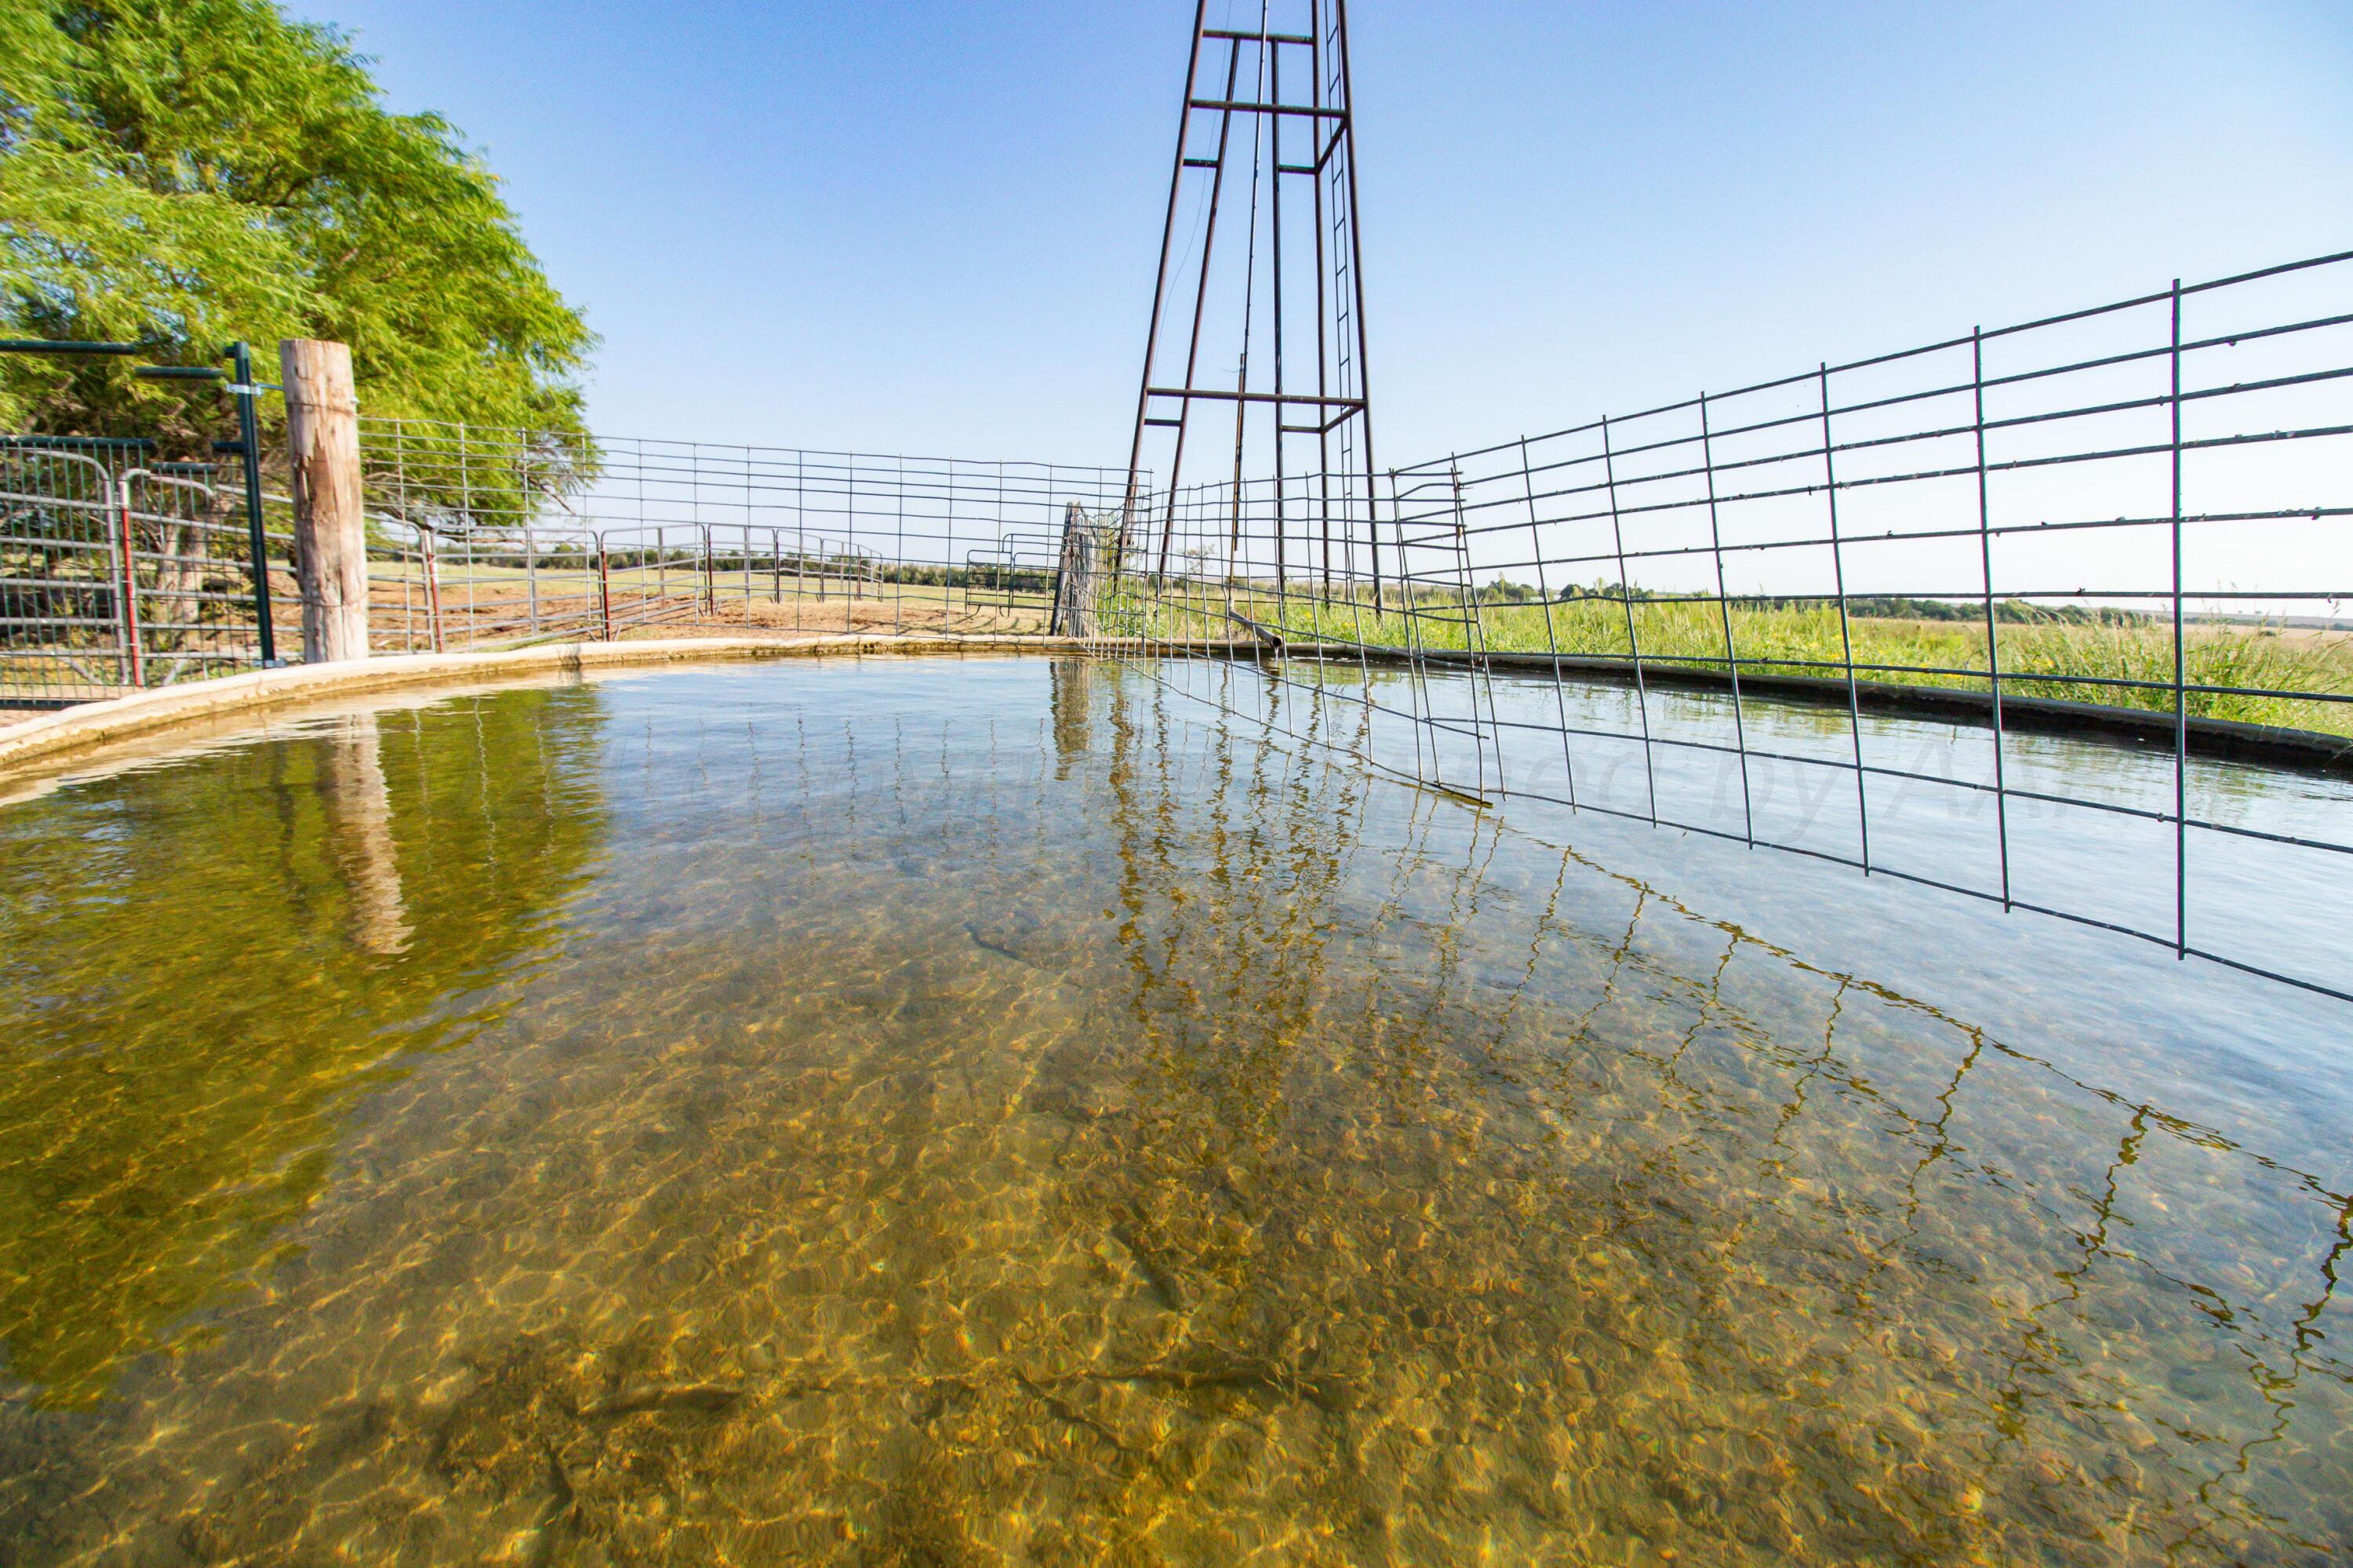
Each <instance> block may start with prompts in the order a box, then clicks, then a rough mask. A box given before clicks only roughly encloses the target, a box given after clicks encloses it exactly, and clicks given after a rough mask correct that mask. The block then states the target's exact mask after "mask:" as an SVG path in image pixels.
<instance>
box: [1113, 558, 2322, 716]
mask: <svg viewBox="0 0 2353 1568" xmlns="http://www.w3.org/2000/svg"><path fill="white" fill-rule="evenodd" d="M1224 602H1225V601H1224V599H1223V597H1222V595H1221V594H1220V595H1205V594H1202V593H1201V592H1199V591H1198V589H1197V590H1195V591H1194V592H1193V594H1192V596H1191V597H1190V598H1189V599H1179V598H1177V597H1176V596H1174V595H1172V596H1170V597H1169V598H1167V599H1163V600H1162V601H1160V603H1159V604H1158V605H1157V606H1156V607H1155V613H1154V614H1153V615H1152V616H1151V618H1150V620H1151V623H1152V630H1153V635H1155V636H1185V635H1194V636H1200V635H1220V634H1222V630H1223V629H1224V628H1225V627H1227V626H1229V625H1230V623H1229V622H1226V621H1225V620H1224V617H1223V608H1224ZM1235 605H1236V608H1237V609H1238V610H1240V612H1241V613H1243V614H1246V615H1249V616H1250V617H1251V618H1252V619H1254V620H1259V621H1261V622H1262V623H1264V624H1267V625H1270V626H1276V627H1280V628H1281V629H1282V630H1283V631H1284V632H1285V633H1286V634H1287V635H1288V636H1290V637H1292V638H1293V639H1295V640H1301V641H1308V640H1331V641H1364V642H1366V643H1371V644H1374V645H1377V646H1384V647H1402V646H1405V645H1406V644H1407V641H1408V639H1409V620H1410V635H1411V636H1413V637H1414V638H1416V639H1418V640H1419V642H1420V644H1421V645H1422V646H1424V647H1427V648H1432V649H1445V650H1461V649H1462V648H1464V647H1466V646H1467V645H1468V642H1469V631H1470V625H1469V618H1468V616H1467V615H1466V614H1465V613H1464V610H1463V609H1462V608H1461V606H1460V605H1459V604H1458V603H1456V602H1453V601H1451V600H1448V601H1443V602H1441V601H1439V600H1436V599H1425V600H1424V601H1422V602H1421V603H1420V604H1419V606H1418V607H1417V609H1416V612H1415V613H1414V615H1413V616H1411V617H1410V618H1409V617H1408V616H1406V615H1404V614H1402V613H1399V612H1398V610H1396V609H1394V608H1392V609H1390V610H1389V612H1388V613H1387V614H1380V613H1377V612H1376V611H1375V610H1374V609H1373V607H1372V605H1371V604H1370V602H1369V601H1365V602H1356V601H1351V600H1349V599H1303V598H1297V597H1293V598H1290V599H1286V600H1284V601H1283V602H1282V604H1280V605H1278V604H1277V602H1276V601H1275V599H1273V598H1272V596H1271V595H1269V594H1267V593H1266V592H1265V591H1264V589H1263V588H1262V587H1255V586H1254V587H1252V588H1250V589H1249V590H1247V591H1245V590H1244V589H1243V588H1240V587H1238V588H1236V589H1235ZM1478 615H1479V627H1480V630H1481V632H1482V637H1483V640H1484V643H1485V646H1486V647H1487V649H1488V650H1489V651H1490V652H1523V653H1549V652H1555V651H1557V652H1561V653H1564V654H1577V655H1600V656H1615V657H1619V658H1624V657H1627V656H1629V655H1630V653H1631V652H1632V651H1633V643H1634V642H1635V641H1639V642H1640V644H1641V653H1642V657H1643V659H1644V660H1645V661H1649V660H1653V659H1656V660H1659V661H1661V662H1666V661H1669V660H1672V661H1675V662H1678V663H1679V664H1680V665H1681V666H1682V667H1683V668H1686V669H1713V670H1722V669H1724V668H1725V619H1724V614H1723V611H1722V610H1721V609H1719V608H1718V606H1716V605H1715V603H1713V602H1702V603H1683V602H1660V601H1656V600H1651V601H1645V600H1641V599H1637V600H1635V601H1634V603H1633V606H1632V622H1633V624H1632V639H1631V640H1630V638H1629V635H1628V624H1627V621H1628V615H1627V606H1626V605H1625V604H1623V603H1622V602H1620V601H1619V600H1617V599H1590V598H1588V599H1570V600H1567V601H1563V602H1556V603H1553V604H1550V605H1546V604H1543V603H1534V604H1485V605H1482V606H1480V607H1479V610H1478ZM1547 620H1549V622H1550V624H1549V627H1547V624H1546V622H1547ZM1731 623H1732V626H1731V630H1732V641H1733V643H1734V646H1735V647H1736V650H1737V652H1738V653H1739V656H1740V665H1741V669H1742V671H1743V672H1744V673H1746V672H1748V671H1752V670H1757V671H1762V672H1766V673H1773V674H1788V675H1812V676H1819V677H1824V678H1828V679H1831V680H1839V681H1842V680H1844V679H1845V657H1846V653H1845V645H1844V642H1843V641H1842V639H1841V633H1840V624H1839V612H1838V609H1837V607H1836V606H1835V605H1823V606H1818V607H1805V608H1800V607H1788V606H1773V607H1748V608H1744V607H1742V606H1739V605H1735V606H1734V607H1733V608H1732V611H1731ZM1849 627H1850V632H1851V635H1852V641H1853V657H1854V662H1855V665H1856V672H1855V673H1856V677H1857V679H1859V680H1867V681H1884V682H1894V683H1903V684H1907V685H1932V686H1950V687H1957V688H1960V689H1964V690H1974V691H1983V690H1985V689H1986V687H1987V680H1986V676H1985V673H1984V672H1985V670H1986V668H1987V662H1986V631H1985V627H1984V626H1983V625H1982V624H1975V623H1970V622H1964V621H1926V620H1881V619H1873V618H1869V617H1855V618H1852V620H1851V621H1850V622H1849ZM1999 632H2000V641H1999V647H2000V655H2001V676H2002V690H2003V692H2004V693H2005V694H2010V695H2017V696H2035V697H2055V698H2059V699H2061V700H2063V701H2071V702H2084V703H2103V704H2107V705H2113V706H2119V707H2137V708H2147V709H2151V710H2154V711H2158V712H2162V713H2168V714H2169V713H2171V712H2172V711H2173V692H2172V682H2173V634H2172V631H2171V629H2170V628H2168V627H2167V626H2164V625H2162V624H2158V623H2156V622H2151V621H2142V622H2138V623H2135V624H2127V625H2110V626H2096V625H2079V624H2066V623H2057V622H2053V623H2050V624H2022V625H2021V624H2017V623H2012V622H2005V623H2003V624H2002V625H2001V626H2000V628H1999ZM2187 652H2188V659H2187V663H2188V673H2189V684H2190V685H2191V686H2193V687H2197V686H2206V687H2224V688H2237V689H2238V690H2236V691H2227V690H2226V691H2202V692H2201V691H2192V692H2190V693H2189V698H2188V702H2187V707H2188V710H2189V714H2190V715H2191V716H2193V717H2200V718H2217V719H2232V720H2238V721H2241V722H2244V723H2250V724H2267V725H2280V726H2287V727H2289V728H2295V729H2307V730H2317V731H2321V732H2324V733H2327V734H2331V735H2343V736H2353V703H2345V702H2329V701H2326V700H2322V699H2323V698H2324V697H2325V696H2326V695H2330V694H2335V695H2346V694H2353V636H2348V635H2346V634H2342V633H2315V632H2298V631H2294V630H2284V629H2279V628H2274V627H2263V626H2227V627H2226V626H2218V625H2212V624H2208V625H2204V626H2195V625H2193V626H2192V627H2191V629H2190V630H2189V637H2188V639H2187ZM1873 666H1884V668H1873ZM2064 677H2076V678H2079V679H2093V680H2105V681H2116V682H2139V683H2147V684H2144V685H2109V686H2101V685H2084V684H2078V683H2075V681H2073V680H2069V679H2065V678H2064ZM2243 691H2260V692H2263V693H2264V694H2263V695H2254V696H2249V695H2242V694H2240V693H2241V692H2243ZM2307 694H2309V695H2307Z"/></svg>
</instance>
